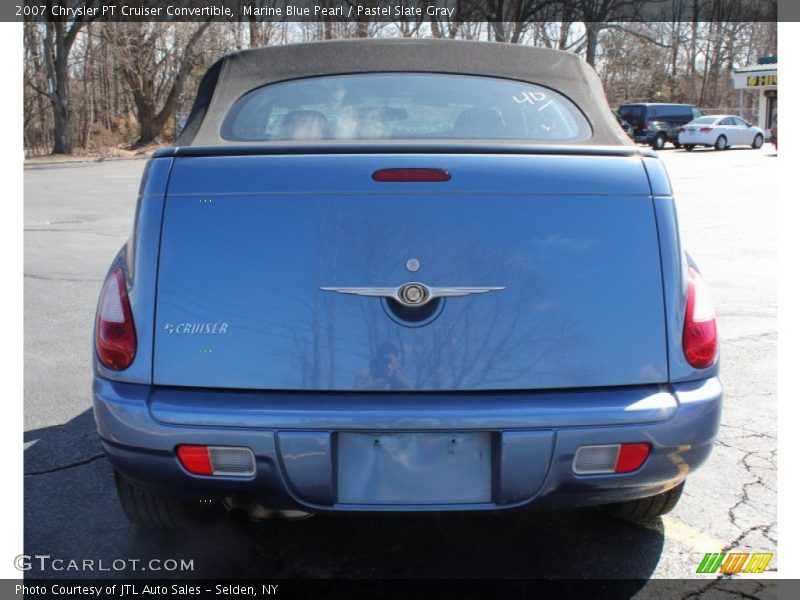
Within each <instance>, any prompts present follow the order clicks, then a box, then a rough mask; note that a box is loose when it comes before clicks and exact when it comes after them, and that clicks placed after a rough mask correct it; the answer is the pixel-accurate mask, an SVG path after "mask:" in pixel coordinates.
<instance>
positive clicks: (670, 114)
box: [655, 104, 694, 121]
mask: <svg viewBox="0 0 800 600" xmlns="http://www.w3.org/2000/svg"><path fill="white" fill-rule="evenodd" d="M655 111H656V114H657V116H659V117H667V118H674V119H686V120H687V121H689V120H691V119H692V118H693V116H694V115H693V114H692V109H691V108H690V107H688V106H670V105H668V104H667V105H662V106H659V107H657V108H655Z"/></svg>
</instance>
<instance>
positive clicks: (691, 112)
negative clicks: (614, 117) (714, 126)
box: [617, 102, 703, 150]
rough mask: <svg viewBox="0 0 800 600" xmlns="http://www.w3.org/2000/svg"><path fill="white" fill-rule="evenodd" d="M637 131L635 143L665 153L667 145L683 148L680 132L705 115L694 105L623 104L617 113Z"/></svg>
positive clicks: (634, 131)
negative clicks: (679, 136) (679, 139)
mask: <svg viewBox="0 0 800 600" xmlns="http://www.w3.org/2000/svg"><path fill="white" fill-rule="evenodd" d="M617 112H618V114H619V116H620V117H622V118H623V119H625V120H626V121H627V122H628V123H630V124H631V126H632V127H633V140H634V141H635V142H636V143H638V144H649V145H650V146H652V147H653V148H655V149H656V150H661V149H662V148H664V146H665V145H666V144H667V142H670V143H672V144H673V145H674V146H675V147H678V146H679V142H678V129H679V128H680V127H681V126H682V125H685V124H686V123H688V122H689V121H691V120H692V119H696V118H697V117H700V116H702V114H703V111H701V110H700V109H699V108H698V107H696V106H694V105H692V104H666V103H651V102H643V103H638V104H622V105H621V106H620V107H619V110H618V111H617Z"/></svg>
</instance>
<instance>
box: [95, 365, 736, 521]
mask: <svg viewBox="0 0 800 600" xmlns="http://www.w3.org/2000/svg"><path fill="white" fill-rule="evenodd" d="M93 394H94V409H95V411H94V412H95V419H96V422H97V428H98V432H99V434H100V438H101V440H102V443H103V447H104V449H105V452H106V454H107V456H108V458H109V460H110V461H111V463H112V465H113V466H114V468H115V469H117V470H118V471H120V472H121V473H122V474H124V475H125V476H126V477H127V478H128V479H130V480H131V481H133V482H134V483H137V484H138V485H141V486H144V487H147V488H149V489H152V490H153V491H157V492H160V493H164V494H170V495H175V496H181V497H184V498H187V499H213V498H221V497H225V496H239V495H241V496H247V497H253V498H258V499H259V501H260V502H261V503H262V504H264V505H265V506H268V507H270V508H276V509H279V508H300V509H304V510H310V511H315V512H321V511H396V510H485V509H498V508H507V507H514V506H520V505H522V504H527V503H530V502H537V503H542V504H551V505H557V506H579V505H592V504H602V503H608V502H615V501H620V500H625V499H632V498H637V497H642V496H648V495H652V494H655V493H658V492H660V491H663V490H666V489H669V488H671V487H673V486H675V485H677V484H678V483H679V482H681V481H682V480H683V479H684V478H685V477H686V476H687V475H688V474H689V473H690V472H691V471H692V470H694V469H695V468H697V467H698V466H699V465H700V464H701V463H702V462H703V461H704V460H705V459H706V458H707V457H708V455H709V454H710V452H711V449H712V446H713V441H714V438H715V436H716V433H717V429H718V427H719V420H720V413H721V408H722V387H721V385H720V383H719V380H718V379H717V378H711V379H707V380H702V381H695V382H688V383H681V384H672V385H670V386H663V387H657V386H650V387H635V388H631V387H628V388H613V389H598V390H583V391H550V392H529V393H495V394H439V395H434V394H408V395H403V396H399V395H396V394H302V393H278V392H247V391H241V392H240V391H219V390H192V389H187V388H182V389H179V388H155V387H152V386H146V385H138V384H126V383H119V382H113V381H109V380H105V379H100V378H96V379H95V381H94V384H93ZM355 432H370V433H376V434H377V435H379V436H380V435H386V434H392V433H399V432H438V433H447V432H460V433H464V432H467V433H468V432H475V433H478V432H483V433H486V434H487V436H486V437H487V438H488V439H490V440H491V441H490V444H489V445H490V447H491V452H490V453H489V458H488V460H489V461H490V465H489V467H488V468H489V471H490V473H491V476H490V480H491V482H490V486H491V491H490V492H489V495H488V496H487V497H486V498H485V500H482V501H479V502H461V501H453V502H446V501H444V502H443V501H437V502H436V503H431V504H423V503H420V502H419V498H420V497H424V494H423V495H422V496H421V495H420V494H419V491H418V492H417V493H415V490H414V489H413V485H412V486H408V487H403V489H394V490H391V492H392V494H391V495H392V497H393V498H396V500H393V501H392V502H391V503H385V502H381V503H358V502H341V501H340V498H339V497H340V490H339V481H341V480H342V477H348V476H351V475H352V473H349V474H348V472H347V471H348V465H347V464H342V463H341V461H337V456H338V452H339V440H340V439H344V438H342V436H344V435H347V434H352V433H355ZM350 439H352V438H350ZM626 442H648V443H649V444H650V445H651V447H652V452H651V454H650V456H649V458H648V459H647V462H646V463H645V464H644V465H643V467H642V468H640V469H639V470H638V471H636V472H634V473H629V474H623V475H588V476H587V475H584V476H579V475H576V474H574V473H573V471H572V461H573V457H574V454H575V452H576V450H577V449H578V448H579V447H581V446H584V445H594V444H613V443H626ZM187 443H188V444H191V443H195V444H206V445H216V446H246V447H248V448H250V449H251V450H252V451H253V453H254V454H255V456H256V461H257V469H256V473H255V475H254V476H252V477H246V478H236V477H201V476H195V475H191V474H189V473H188V472H187V471H185V470H184V469H183V468H182V467H181V466H180V464H179V463H178V461H177V459H176V458H175V450H174V449H175V447H176V446H177V445H178V444H187ZM376 443H377V442H376ZM380 472H381V471H380V470H376V471H374V473H375V475H374V476H373V478H374V479H378V478H379V476H380ZM441 475H442V476H445V477H446V475H447V474H446V473H443V474H441ZM437 476H438V475H437ZM367 483H368V485H369V486H374V487H381V486H382V485H383V484H384V483H385V482H381V481H378V480H374V481H369V482H367ZM467 496H469V494H467ZM467 496H465V497H467Z"/></svg>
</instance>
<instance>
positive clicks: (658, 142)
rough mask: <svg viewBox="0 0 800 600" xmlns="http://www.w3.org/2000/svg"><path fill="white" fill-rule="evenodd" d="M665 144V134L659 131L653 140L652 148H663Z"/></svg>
mask: <svg viewBox="0 0 800 600" xmlns="http://www.w3.org/2000/svg"><path fill="white" fill-rule="evenodd" d="M666 145H667V136H666V135H664V134H663V133H659V134H658V135H657V136H656V137H655V139H654V140H653V150H663V149H664V146H666Z"/></svg>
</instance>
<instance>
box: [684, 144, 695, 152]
mask: <svg viewBox="0 0 800 600" xmlns="http://www.w3.org/2000/svg"><path fill="white" fill-rule="evenodd" d="M683 149H684V150H686V151H687V152H691V151H692V150H694V144H684V145H683Z"/></svg>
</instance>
